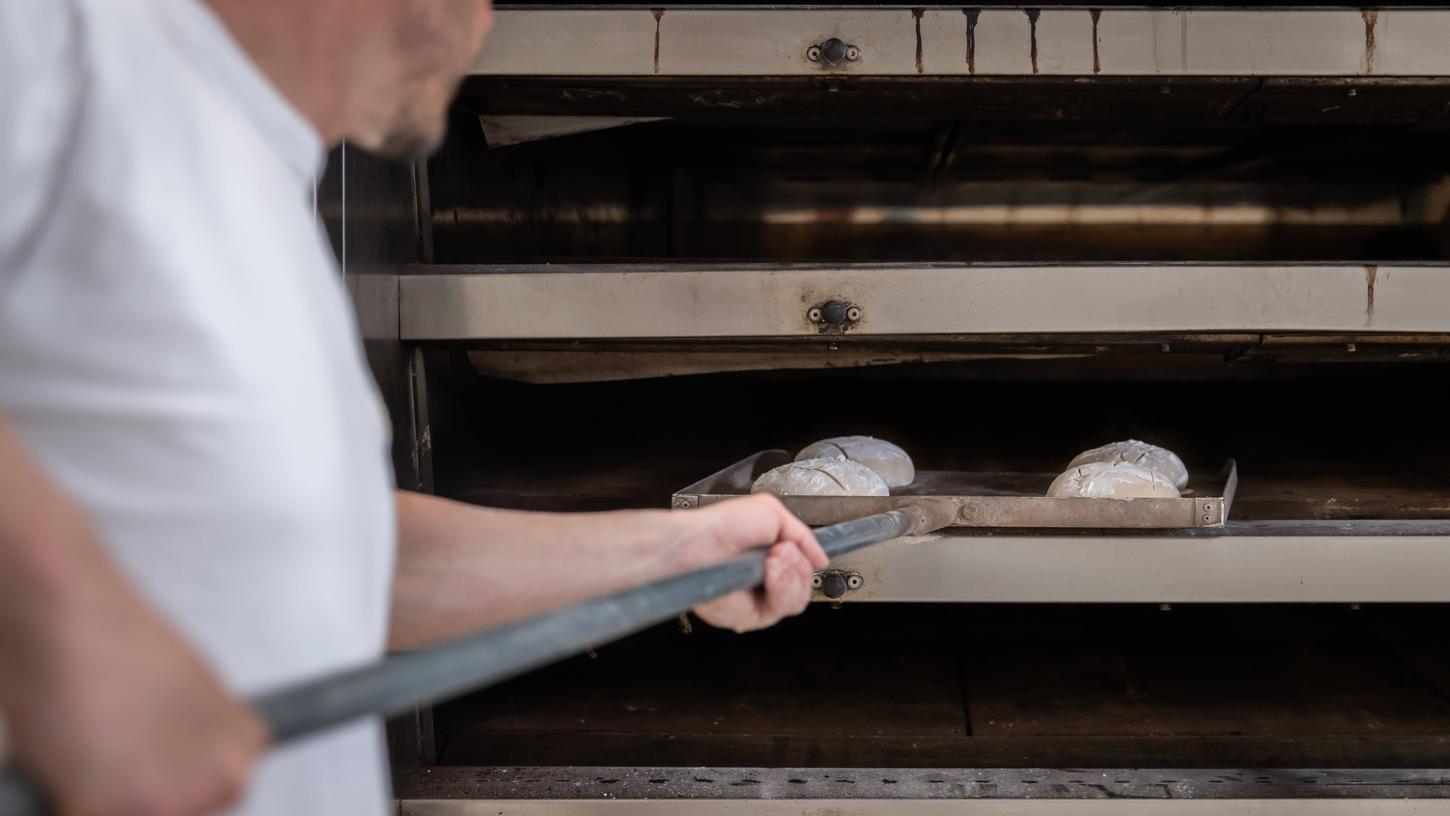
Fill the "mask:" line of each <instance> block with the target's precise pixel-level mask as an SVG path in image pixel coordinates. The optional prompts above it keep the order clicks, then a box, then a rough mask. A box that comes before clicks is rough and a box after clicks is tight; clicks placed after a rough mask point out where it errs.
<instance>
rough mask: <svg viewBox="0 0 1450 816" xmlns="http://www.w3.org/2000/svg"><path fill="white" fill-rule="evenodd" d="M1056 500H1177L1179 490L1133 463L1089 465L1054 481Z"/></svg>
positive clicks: (1050, 490)
mask: <svg viewBox="0 0 1450 816" xmlns="http://www.w3.org/2000/svg"><path fill="white" fill-rule="evenodd" d="M1047 495H1048V496H1049V497H1050V498H1054V499H1065V498H1072V497H1078V496H1080V497H1083V498H1089V499H1176V498H1178V488H1176V487H1174V486H1173V485H1172V483H1170V482H1169V481H1168V480H1167V479H1165V478H1164V477H1163V476H1162V474H1159V473H1157V472H1155V471H1152V470H1149V469H1148V468H1145V467H1143V466H1142V465H1135V464H1133V463H1131V462H1088V463H1087V464H1085V465H1078V466H1077V467H1071V468H1068V469H1067V471H1066V472H1064V473H1063V474H1062V475H1061V476H1058V477H1057V478H1056V479H1054V480H1053V481H1052V486H1051V487H1049V488H1047Z"/></svg>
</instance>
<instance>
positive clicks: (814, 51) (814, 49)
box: [806, 45, 821, 62]
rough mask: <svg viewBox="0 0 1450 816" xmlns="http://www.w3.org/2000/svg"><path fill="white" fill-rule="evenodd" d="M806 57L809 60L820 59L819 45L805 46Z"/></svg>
mask: <svg viewBox="0 0 1450 816" xmlns="http://www.w3.org/2000/svg"><path fill="white" fill-rule="evenodd" d="M806 59H808V60H810V61H811V62H820V61H821V47H820V46H819V45H813V46H811V47H810V48H807V49H806Z"/></svg>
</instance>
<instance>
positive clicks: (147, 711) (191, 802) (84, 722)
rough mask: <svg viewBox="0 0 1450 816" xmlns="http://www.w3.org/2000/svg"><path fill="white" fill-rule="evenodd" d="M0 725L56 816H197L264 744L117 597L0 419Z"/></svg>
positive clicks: (233, 704)
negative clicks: (1, 720)
mask: <svg viewBox="0 0 1450 816" xmlns="http://www.w3.org/2000/svg"><path fill="white" fill-rule="evenodd" d="M0 712H3V715H4V717H5V720H6V725H7V732H8V733H7V735H6V737H7V742H8V745H9V748H10V751H11V755H10V756H9V757H7V760H8V761H11V762H14V763H15V764H17V765H19V766H20V767H21V768H22V769H23V770H25V771H26V772H27V773H30V774H32V775H34V777H35V780H36V782H37V783H38V784H39V785H40V787H41V789H42V790H43V791H44V793H45V794H46V795H47V796H49V797H50V798H51V803H52V806H53V808H54V811H55V812H57V813H59V814H61V815H62V816H99V815H100V814H117V815H118V816H122V815H127V814H147V816H153V815H154V816H173V815H174V816H188V814H201V813H210V812H213V811H215V810H218V809H220V808H222V807H225V806H226V805H228V804H230V803H232V802H234V801H236V799H237V798H238V797H239V796H240V794H241V792H242V790H243V788H244V786H245V785H246V782H247V778H248V776H249V771H250V768H251V765H252V763H253V762H254V761H255V760H256V758H257V756H258V755H259V754H260V752H261V750H262V748H263V746H264V743H265V740H266V734H265V732H264V728H263V727H262V725H261V723H260V722H258V721H257V719H256V718H255V716H254V715H253V714H252V712H251V710H250V709H249V708H247V707H246V706H245V705H243V704H242V703H241V702H239V701H237V700H235V699H234V698H232V697H231V696H230V695H228V694H227V693H226V691H225V690H223V689H222V687H221V685H220V683H219V682H218V681H217V679H216V678H215V677H214V676H213V675H212V673H211V671H210V670H209V669H208V668H207V667H206V666H205V665H204V664H203V663H202V661H201V660H200V658H199V657H198V656H197V655H196V654H195V653H194V652H193V651H192V650H191V649H190V648H189V647H188V646H187V644H186V643H184V642H183V641H182V639H181V637H180V636H179V635H178V634H177V633H176V632H175V631H173V630H172V629H171V628H170V627H169V626H168V625H167V624H166V623H165V622H164V621H163V620H162V619H161V618H160V617H159V616H158V615H157V614H156V613H155V612H154V611H152V609H151V608H150V607H149V606H147V605H146V603H145V602H144V601H143V600H142V599H141V598H140V597H139V596H137V595H136V593H135V592H134V590H132V588H131V587H130V586H129V585H128V584H127V582H126V580H125V578H124V576H122V575H121V574H120V572H119V571H118V570H116V568H115V566H114V565H113V564H112V563H111V562H110V560H109V559H108V558H107V557H106V556H105V554H104V553H103V552H102V551H101V548H100V547H99V546H98V545H97V544H96V541H95V535H94V533H93V531H92V529H91V526H90V525H89V524H88V523H87V520H86V518H85V515H84V514H83V513H82V512H81V511H80V510H79V509H78V508H77V507H76V506H75V505H74V503H73V502H71V501H70V500H69V499H68V498H67V497H65V496H64V495H62V494H61V492H60V491H59V490H58V489H56V488H55V486H54V485H53V484H51V483H50V482H49V480H48V479H47V478H46V476H45V474H44V473H42V472H41V470H40V469H39V467H38V466H37V465H36V464H35V463H34V461H33V460H31V459H30V457H29V456H28V455H27V454H26V452H25V450H24V449H23V447H22V446H21V444H20V441H19V439H18V437H17V436H16V435H14V434H13V433H11V432H10V429H9V427H8V426H7V425H6V423H5V417H4V416H3V414H0Z"/></svg>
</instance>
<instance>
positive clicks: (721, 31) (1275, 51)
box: [473, 6, 1450, 77]
mask: <svg viewBox="0 0 1450 816" xmlns="http://www.w3.org/2000/svg"><path fill="white" fill-rule="evenodd" d="M831 37H836V38H839V39H841V40H843V41H845V42H847V43H850V44H852V45H854V46H856V47H857V48H858V49H859V57H858V58H857V59H854V60H842V61H840V62H839V63H837V64H834V65H829V64H826V63H825V62H824V61H820V60H816V61H812V60H811V59H810V58H809V57H808V51H809V49H810V47H811V46H812V45H815V44H818V43H821V42H822V41H824V40H826V39H828V38H831ZM1447 37H1450V10H1446V9H1438V8H1427V9H1405V8H1397V9H1367V10H1361V9H1213V8H1177V9H1144V8H1106V9H1099V10H1090V9H1086V8H1042V9H1036V8H1025V7H1024V8H994V9H962V8H934V9H910V8H882V7H875V8H861V7H800V8H789V7H779V6H776V7H769V8H760V7H745V6H742V7H734V8H675V9H640V8H619V9H601V8H586V9H577V10H566V9H557V8H556V9H549V8H503V9H501V10H500V11H499V13H498V18H497V29H496V31H495V34H494V36H493V37H492V39H491V40H490V44H489V46H488V47H487V48H486V49H485V50H484V52H483V53H482V55H481V56H480V58H479V60H478V62H477V64H476V65H475V66H474V69H473V70H474V73H475V74H477V75H485V76H488V75H491V76H595V77H610V76H640V77H644V76H795V75H804V76H813V75H832V74H839V75H858V76H918V75H920V76H962V75H979V76H1033V75H1042V76H1083V77H1092V76H1156V77H1167V76H1224V77H1233V76H1272V77H1355V76H1422V77H1424V76H1446V75H1450V51H1447V49H1445V48H1444V47H1443V43H1444V42H1445V40H1446V38H1447Z"/></svg>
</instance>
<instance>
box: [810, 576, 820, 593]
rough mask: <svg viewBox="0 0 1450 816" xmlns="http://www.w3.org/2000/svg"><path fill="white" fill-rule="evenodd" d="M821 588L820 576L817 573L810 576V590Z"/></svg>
mask: <svg viewBox="0 0 1450 816" xmlns="http://www.w3.org/2000/svg"><path fill="white" fill-rule="evenodd" d="M820 588H821V574H820V573H819V572H817V573H814V574H813V575H811V589H820Z"/></svg>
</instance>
